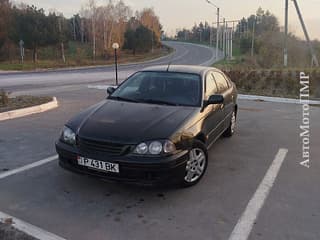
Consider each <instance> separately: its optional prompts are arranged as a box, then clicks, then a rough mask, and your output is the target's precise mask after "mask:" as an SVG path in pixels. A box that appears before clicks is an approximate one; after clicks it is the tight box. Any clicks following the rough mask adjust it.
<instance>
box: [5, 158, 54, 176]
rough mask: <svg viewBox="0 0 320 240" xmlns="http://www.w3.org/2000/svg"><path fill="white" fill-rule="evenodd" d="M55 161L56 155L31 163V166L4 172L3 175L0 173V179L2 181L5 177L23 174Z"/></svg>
mask: <svg viewBox="0 0 320 240" xmlns="http://www.w3.org/2000/svg"><path fill="white" fill-rule="evenodd" d="M56 159H58V155H55V156H52V157H48V158H45V159H42V160H40V161H37V162H34V163H31V164H28V165H25V166H23V167H19V168H16V169H13V170H10V171H7V172H4V173H0V179H4V178H6V177H9V176H12V175H15V174H17V173H20V172H24V171H27V170H29V169H32V168H35V167H39V166H41V165H44V164H47V163H49V162H52V161H54V160H56Z"/></svg>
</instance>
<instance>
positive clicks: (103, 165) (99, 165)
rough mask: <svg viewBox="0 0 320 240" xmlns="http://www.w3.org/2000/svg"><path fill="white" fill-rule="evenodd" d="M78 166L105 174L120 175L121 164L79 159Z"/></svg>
mask: <svg viewBox="0 0 320 240" xmlns="http://www.w3.org/2000/svg"><path fill="white" fill-rule="evenodd" d="M78 164H79V165H81V166H85V167H89V168H93V169H96V170H100V171H105V172H113V173H119V164H117V163H109V162H103V161H99V160H94V159H89V158H84V157H78Z"/></svg>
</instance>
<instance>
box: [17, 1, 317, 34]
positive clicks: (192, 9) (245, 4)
mask: <svg viewBox="0 0 320 240" xmlns="http://www.w3.org/2000/svg"><path fill="white" fill-rule="evenodd" d="M20 1H21V0H16V2H20ZM23 2H25V3H27V4H34V5H35V6H37V7H41V8H44V9H45V10H47V11H48V10H49V9H56V10H57V11H59V12H63V13H64V15H65V16H66V17H70V16H72V15H73V14H74V13H76V12H79V10H80V9H81V6H83V5H85V3H86V2H87V0H23ZM97 2H98V4H104V3H106V2H108V0H97ZM124 2H125V3H126V4H127V5H129V6H131V7H132V9H133V10H141V9H143V8H145V7H153V8H154V10H155V12H156V14H157V15H158V16H159V17H160V22H161V23H162V25H163V27H164V31H165V32H166V33H167V34H168V35H174V34H175V33H176V30H177V29H182V28H191V27H192V26H193V25H194V24H195V23H199V22H200V21H203V22H204V21H208V22H209V23H213V22H216V8H215V7H213V6H212V5H209V4H208V3H207V2H206V0H124ZM211 2H213V3H214V4H216V5H217V6H219V7H220V9H221V10H220V11H221V15H222V16H223V17H225V18H226V20H238V19H241V18H242V17H247V16H249V15H251V14H254V13H255V12H256V10H257V9H258V8H259V7H262V8H263V9H265V10H269V11H271V12H272V13H274V14H275V15H276V16H277V17H278V18H279V20H280V24H281V25H283V22H284V3H285V0H245V1H239V0H211ZM298 3H299V5H300V9H301V12H302V14H303V17H304V20H305V23H306V26H307V28H308V31H309V35H310V37H311V38H312V39H315V38H317V39H319V40H320V15H319V10H320V0H298ZM289 11H290V12H289V30H290V31H291V32H293V33H295V34H296V35H298V36H299V37H303V32H302V28H301V26H300V24H299V19H298V16H297V13H296V11H295V8H294V5H293V2H292V1H291V0H289Z"/></svg>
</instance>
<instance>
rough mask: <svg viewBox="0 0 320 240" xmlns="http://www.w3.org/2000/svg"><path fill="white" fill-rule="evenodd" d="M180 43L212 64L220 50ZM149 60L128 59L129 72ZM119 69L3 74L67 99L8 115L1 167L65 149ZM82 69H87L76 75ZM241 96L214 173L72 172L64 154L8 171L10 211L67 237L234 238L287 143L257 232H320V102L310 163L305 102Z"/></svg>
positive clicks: (0, 188) (275, 235)
mask: <svg viewBox="0 0 320 240" xmlns="http://www.w3.org/2000/svg"><path fill="white" fill-rule="evenodd" d="M170 44H175V46H174V47H176V48H177V51H176V53H175V57H178V56H183V55H184V54H185V55H184V56H183V57H181V58H179V59H177V60H176V62H175V63H184V64H187V63H192V64H203V63H206V62H207V61H208V60H210V59H211V58H212V56H213V53H212V52H211V53H212V54H211V55H210V54H209V53H210V52H209V51H208V50H206V49H203V47H197V46H195V45H185V44H179V43H170ZM188 59H189V60H188ZM159 61H164V59H163V60H159ZM159 61H156V62H155V63H159ZM148 64H153V63H148ZM143 65H147V64H143ZM140 68H142V66H140V65H134V66H131V67H128V66H123V69H122V70H123V72H122V73H121V74H122V77H125V75H126V74H129V72H130V71H135V70H137V69H140ZM111 70H112V69H110V68H109V69H108V68H105V69H104V68H101V69H99V68H98V69H90V70H72V71H71V72H70V71H61V72H60V71H59V72H47V73H29V74H21V73H19V74H9V75H1V76H0V88H1V86H2V87H3V86H4V87H6V88H8V89H11V90H14V91H17V92H18V93H22V92H26V93H27V92H29V93H30V92H33V93H38V94H41V95H42V94H54V95H55V96H56V97H57V98H58V100H59V101H60V107H59V108H57V109H55V110H52V111H49V112H46V113H42V114H36V115H32V116H28V117H24V118H20V119H15V120H10V121H3V122H0V133H1V134H0V174H1V171H2V172H5V171H6V170H12V169H16V168H19V167H22V166H25V165H27V164H30V163H33V162H36V161H39V160H41V159H45V158H47V157H50V156H53V155H55V150H54V141H55V140H56V139H57V138H58V135H59V131H60V129H61V127H62V126H63V124H64V123H65V122H66V121H67V120H68V119H69V118H70V117H71V116H73V115H74V114H76V113H77V112H79V111H80V110H82V109H84V108H86V107H88V106H90V105H91V104H94V103H96V102H98V101H100V100H101V99H103V98H104V97H105V96H106V93H105V92H104V91H102V90H98V89H89V88H88V87H87V85H88V84H91V85H92V84H93V85H95V84H102V83H103V84H104V83H110V82H111V79H112V75H111V72H110V71H111ZM108 73H110V78H108V77H106V76H105V75H107V74H108ZM73 74H75V75H76V76H77V77H78V78H77V77H74V78H72V80H70V81H71V82H69V81H68V78H69V77H71V76H72V75H73ZM43 78H45V79H43ZM239 106H240V111H239V117H238V129H237V133H236V134H235V136H234V137H232V138H231V139H226V138H222V139H220V140H218V142H217V143H216V144H214V145H213V147H212V148H211V149H210V151H209V156H210V159H209V166H208V170H207V173H206V176H205V177H204V178H203V180H202V181H201V182H200V183H199V184H198V185H196V186H194V187H192V188H188V189H177V188H143V187H137V186H132V185H124V184H119V183H109V182H103V181H100V180H97V179H93V178H89V177H85V176H79V175H75V174H73V173H69V172H66V171H64V170H62V169H60V168H59V167H58V165H57V161H56V160H55V161H52V162H50V163H48V164H45V165H42V166H39V167H35V168H32V169H30V170H27V171H22V172H19V173H17V174H15V175H12V176H8V177H6V178H3V179H0V212H5V213H7V214H10V215H12V216H14V217H17V218H19V219H22V220H24V221H26V222H28V223H30V224H32V225H35V226H38V227H40V228H42V229H45V230H47V231H49V232H52V233H54V234H57V235H59V236H61V237H63V238H66V239H76V240H82V239H83V240H84V239H94V240H100V239H101V240H102V239H103V240H104V239H108V240H109V239H111V240H113V239H117V240H118V239H119V240H122V239H123V240H126V239H133V240H134V239H137V240H138V239H139V240H143V239H150V238H152V239H154V240H157V239H167V240H171V239H174V240H175V239H185V240H189V239H190V240H194V239H201V240H202V239H204V240H206V239H214V240H219V239H227V240H228V239H229V236H230V234H231V232H232V231H233V230H234V228H235V226H236V224H237V223H238V221H240V220H239V219H240V218H241V216H242V214H243V212H244V211H245V209H246V207H247V205H248V202H249V201H250V200H251V199H252V197H253V195H254V194H255V192H256V190H257V189H258V188H259V185H260V182H261V181H262V179H263V178H264V176H265V174H266V172H268V169H269V167H270V165H271V164H272V162H273V159H274V158H275V155H276V154H277V152H278V150H279V149H280V148H286V149H288V154H287V156H286V157H285V159H284V162H283V164H282V167H281V169H280V171H279V173H278V174H277V178H276V181H275V183H274V184H273V185H272V186H268V187H270V188H271V191H270V194H269V195H268V197H267V198H266V200H265V202H264V205H263V206H262V208H261V211H260V213H259V215H258V216H257V218H256V219H255V222H254V225H253V228H252V231H251V234H250V236H249V238H248V239H250V240H255V239H258V240H260V239H261V240H270V239H280V240H286V239H288V240H289V239H290V240H301V239H306V240H309V239H310V240H318V239H320V231H319V222H320V201H319V200H320V190H319V170H320V163H319V161H317V160H318V159H319V156H320V150H319V147H318V145H319V137H320V122H319V121H317V120H318V119H319V118H320V108H319V107H312V108H311V133H312V134H311V144H310V148H311V168H309V169H307V168H304V167H302V166H301V165H300V164H299V162H300V161H301V148H302V145H301V139H300V137H299V135H300V129H299V125H300V122H301V114H302V109H301V106H300V105H295V104H285V103H268V102H256V101H244V100H240V101H239ZM249 210H250V209H249ZM238 239H240V236H239V238H238Z"/></svg>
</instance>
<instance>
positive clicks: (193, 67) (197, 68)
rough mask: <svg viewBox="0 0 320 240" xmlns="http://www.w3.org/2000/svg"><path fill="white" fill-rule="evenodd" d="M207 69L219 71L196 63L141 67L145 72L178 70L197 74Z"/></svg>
mask: <svg viewBox="0 0 320 240" xmlns="http://www.w3.org/2000/svg"><path fill="white" fill-rule="evenodd" d="M209 70H213V71H219V72H221V71H220V70H219V69H217V68H213V67H205V66H196V65H170V66H169V68H168V65H158V66H152V67H147V68H145V69H143V70H142V71H145V72H148V71H150V72H179V73H193V74H199V75H203V74H204V73H206V72H207V71H209Z"/></svg>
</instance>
